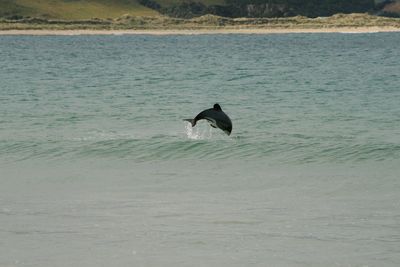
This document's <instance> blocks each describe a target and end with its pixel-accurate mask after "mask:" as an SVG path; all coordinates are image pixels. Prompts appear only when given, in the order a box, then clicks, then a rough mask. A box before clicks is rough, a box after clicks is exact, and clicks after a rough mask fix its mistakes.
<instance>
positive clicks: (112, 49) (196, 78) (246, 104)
mask: <svg viewBox="0 0 400 267" xmlns="http://www.w3.org/2000/svg"><path fill="white" fill-rule="evenodd" d="M399 38H400V35H399V34H396V33H390V34H365V35H354V34H309V35H302V34H298V35H296V34H291V35H260V36H252V35H250V36H246V35H242V36H240V35H239V36H237V35H227V36H221V35H216V36H215V35H209V36H207V35H205V36H167V37H165V36H164V37H154V36H111V37H110V36H98V37H85V36H73V37H2V40H1V50H0V51H1V54H0V57H1V58H2V60H1V62H0V64H1V66H0V67H1V70H2V71H1V73H0V75H1V77H0V78H1V81H2V85H1V90H2V94H1V100H0V101H1V107H0V109H1V110H0V112H1V114H2V116H1V124H0V127H1V140H0V157H1V159H2V161H7V160H31V159H46V160H47V159H60V160H71V159H77V158H83V159H86V158H99V157H101V158H107V159H120V158H123V159H128V160H132V161H137V160H139V161H140V160H145V161H146V160H167V159H171V158H173V159H187V158H191V159H205V160H207V159H221V158H223V159H232V158H236V159H252V158H256V159H260V160H261V159H262V160H264V161H266V162H274V163H307V162H318V163H325V162H359V161H362V162H365V161H369V160H372V161H399V159H400V142H399V140H400V131H399V125H400V105H399V103H400V90H399V87H398V82H399V76H400V71H399V64H398V58H399V56H400V50H399V49H398V45H397V43H398V41H399ZM215 102H218V103H220V104H221V106H222V108H223V109H224V110H225V111H226V113H227V114H228V115H229V116H230V117H231V118H232V120H233V124H234V125H233V126H234V130H233V134H232V136H231V137H230V138H226V137H225V136H224V135H223V134H222V132H221V133H220V132H219V131H217V130H215V131H214V130H213V131H211V132H208V126H200V127H199V129H194V130H196V131H200V133H199V132H197V134H198V135H199V136H198V137H199V138H198V139H199V140H194V141H193V140H191V138H188V136H187V133H186V129H185V123H184V122H182V119H183V118H187V117H194V116H195V115H196V114H197V113H198V112H200V111H201V110H203V109H206V108H209V107H211V106H212V105H213V104H214V103H215ZM189 137H190V136H189Z"/></svg>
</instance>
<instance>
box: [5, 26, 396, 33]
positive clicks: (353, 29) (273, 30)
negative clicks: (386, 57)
mask: <svg viewBox="0 0 400 267" xmlns="http://www.w3.org/2000/svg"><path fill="white" fill-rule="evenodd" d="M374 32H400V28H398V27H328V28H213V29H165V30H164V29H146V30H2V31H0V35H135V34H138V35H143V34H146V35H196V34H279V33H374Z"/></svg>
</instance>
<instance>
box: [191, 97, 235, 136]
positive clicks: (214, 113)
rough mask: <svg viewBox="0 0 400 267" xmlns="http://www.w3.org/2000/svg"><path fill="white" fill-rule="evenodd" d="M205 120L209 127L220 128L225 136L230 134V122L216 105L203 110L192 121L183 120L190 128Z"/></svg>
mask: <svg viewBox="0 0 400 267" xmlns="http://www.w3.org/2000/svg"><path fill="white" fill-rule="evenodd" d="M203 119H204V120H207V121H208V122H209V123H210V125H211V127H214V128H220V129H221V130H222V131H224V132H225V133H226V134H227V135H230V134H231V132H232V122H231V119H230V118H229V117H228V115H226V114H225V112H223V111H222V109H221V106H220V105H219V104H218V103H217V104H215V105H214V107H213V108H210V109H206V110H203V111H202V112H200V113H199V114H197V116H196V117H195V118H194V119H184V121H188V122H190V123H191V124H192V127H194V126H196V123H197V121H199V120H203Z"/></svg>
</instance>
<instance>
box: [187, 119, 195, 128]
mask: <svg viewBox="0 0 400 267" xmlns="http://www.w3.org/2000/svg"><path fill="white" fill-rule="evenodd" d="M184 121H188V122H190V123H191V124H192V127H194V126H195V125H196V121H195V120H194V119H184Z"/></svg>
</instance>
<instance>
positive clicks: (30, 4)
mask: <svg viewBox="0 0 400 267" xmlns="http://www.w3.org/2000/svg"><path fill="white" fill-rule="evenodd" d="M125 14H128V15H137V16H157V15H159V13H158V12H157V11H155V10H153V9H151V8H148V7H145V6H143V5H141V4H139V3H138V2H137V1H136V0H0V17H16V18H18V17H40V18H54V19H65V20H76V19H91V18H101V19H106V18H116V17H121V16H122V15H125Z"/></svg>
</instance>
